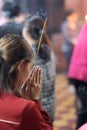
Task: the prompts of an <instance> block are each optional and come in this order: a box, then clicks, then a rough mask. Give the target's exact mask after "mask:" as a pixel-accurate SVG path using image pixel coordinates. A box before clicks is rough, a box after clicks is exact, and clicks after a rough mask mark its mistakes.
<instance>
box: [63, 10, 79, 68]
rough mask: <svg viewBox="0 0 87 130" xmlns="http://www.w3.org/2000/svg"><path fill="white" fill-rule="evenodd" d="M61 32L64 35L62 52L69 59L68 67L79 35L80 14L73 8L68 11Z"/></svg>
mask: <svg viewBox="0 0 87 130" xmlns="http://www.w3.org/2000/svg"><path fill="white" fill-rule="evenodd" d="M61 33H62V36H63V44H62V48H61V50H62V52H63V54H64V56H65V58H66V61H67V69H66V70H68V67H69V64H70V59H71V56H72V52H73V48H74V46H75V44H76V40H77V36H78V33H79V25H78V15H77V13H76V12H75V11H73V10H68V11H67V12H66V18H65V20H64V21H63V22H62V24H61Z"/></svg>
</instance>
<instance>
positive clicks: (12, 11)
mask: <svg viewBox="0 0 87 130" xmlns="http://www.w3.org/2000/svg"><path fill="white" fill-rule="evenodd" d="M2 12H3V16H4V18H5V21H4V23H2V24H0V25H2V26H0V37H3V36H4V35H6V34H12V33H13V34H14V33H15V34H18V35H21V36H22V27H23V23H24V20H25V19H27V17H28V15H27V14H26V13H22V14H23V15H24V16H26V18H25V17H24V16H23V17H22V14H21V7H20V5H19V4H17V3H16V2H15V1H12V2H8V1H6V2H4V4H3V7H2ZM20 15H21V16H20Z"/></svg>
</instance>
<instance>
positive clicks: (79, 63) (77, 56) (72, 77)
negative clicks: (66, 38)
mask: <svg viewBox="0 0 87 130" xmlns="http://www.w3.org/2000/svg"><path fill="white" fill-rule="evenodd" d="M86 34H87V24H84V25H83V27H82V29H81V32H80V34H79V36H78V38H77V44H76V46H75V48H74V51H73V55H72V59H71V63H70V66H69V71H68V77H69V81H70V84H73V85H74V86H75V88H76V95H77V97H78V99H79V101H80V103H79V104H80V105H79V107H78V106H77V107H78V108H79V109H78V110H77V112H78V113H77V114H78V120H77V128H76V130H77V129H78V128H79V127H80V126H82V125H83V124H85V123H86V122H87V37H86Z"/></svg>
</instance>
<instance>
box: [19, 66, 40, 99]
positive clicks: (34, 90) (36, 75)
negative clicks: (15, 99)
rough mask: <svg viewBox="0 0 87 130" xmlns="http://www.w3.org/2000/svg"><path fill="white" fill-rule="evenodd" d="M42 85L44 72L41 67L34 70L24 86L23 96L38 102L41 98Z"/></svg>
mask: <svg viewBox="0 0 87 130" xmlns="http://www.w3.org/2000/svg"><path fill="white" fill-rule="evenodd" d="M41 83H42V70H41V68H40V67H39V66H36V67H34V68H33V69H32V71H31V74H30V76H29V78H28V79H27V80H26V81H25V83H24V84H23V85H22V87H21V90H22V95H23V97H25V98H27V99H33V100H36V99H38V98H39V95H40V92H41Z"/></svg>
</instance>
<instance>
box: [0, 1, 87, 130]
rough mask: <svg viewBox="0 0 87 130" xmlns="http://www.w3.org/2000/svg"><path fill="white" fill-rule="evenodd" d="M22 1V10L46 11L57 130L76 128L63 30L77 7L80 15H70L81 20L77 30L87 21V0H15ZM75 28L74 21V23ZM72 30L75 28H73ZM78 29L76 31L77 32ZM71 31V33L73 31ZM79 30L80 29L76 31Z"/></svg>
mask: <svg viewBox="0 0 87 130" xmlns="http://www.w3.org/2000/svg"><path fill="white" fill-rule="evenodd" d="M5 1H13V0H0V17H1V18H2V15H3V14H2V6H3V2H5ZM14 1H15V2H16V3H18V4H20V5H21V9H22V10H21V12H22V13H25V14H29V15H30V14H31V13H32V12H36V11H40V10H44V11H46V12H47V17H48V21H47V26H46V28H47V34H48V36H49V38H50V41H51V46H52V49H53V51H54V53H55V56H56V72H57V76H56V86H55V95H56V111H55V120H54V123H53V125H54V130H75V126H76V119H77V116H76V108H75V98H76V97H75V93H74V92H73V90H72V89H71V90H70V89H69V86H68V80H67V71H66V70H67V66H68V62H67V60H66V57H65V55H64V53H63V51H62V49H61V48H62V45H63V41H64V35H63V32H62V30H61V26H62V23H63V22H64V20H65V19H66V18H65V17H66V13H67V12H68V11H70V10H73V11H75V13H76V15H77V17H78V18H77V17H74V16H73V15H72V16H71V21H75V20H77V21H76V22H78V29H77V30H78V33H79V32H80V29H81V27H82V25H83V24H84V23H85V22H86V21H87V15H86V14H87V0H14ZM71 27H72V28H73V24H72V26H71ZM71 33H72V34H73V33H74V32H71ZM75 33H76V32H75ZM72 34H71V35H72ZM76 34H77V33H76Z"/></svg>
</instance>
